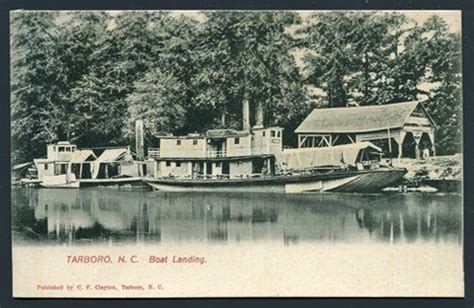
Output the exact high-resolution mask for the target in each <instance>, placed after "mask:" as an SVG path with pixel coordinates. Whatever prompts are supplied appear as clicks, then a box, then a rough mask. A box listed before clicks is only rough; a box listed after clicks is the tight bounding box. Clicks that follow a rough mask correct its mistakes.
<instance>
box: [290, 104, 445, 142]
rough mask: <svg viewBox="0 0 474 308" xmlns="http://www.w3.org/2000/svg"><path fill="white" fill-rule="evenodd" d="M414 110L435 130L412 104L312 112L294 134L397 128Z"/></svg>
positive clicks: (326, 109)
mask: <svg viewBox="0 0 474 308" xmlns="http://www.w3.org/2000/svg"><path fill="white" fill-rule="evenodd" d="M418 106H420V107H421V108H422V110H423V112H424V113H425V114H426V116H427V117H428V119H429V120H430V122H431V123H432V124H433V126H436V125H435V123H434V122H433V120H432V119H431V117H430V116H429V115H428V113H427V112H426V110H425V109H424V107H423V105H422V104H421V103H420V102H418V101H413V102H403V103H394V104H387V105H376V106H362V107H341V108H315V109H314V110H313V111H312V112H311V113H310V114H309V116H308V117H306V119H305V120H304V121H303V122H302V123H301V124H300V126H298V128H297V129H296V130H295V133H298V134H301V133H362V132H373V131H380V130H386V129H389V128H390V129H392V128H400V127H402V126H403V125H404V124H405V122H406V121H407V120H408V118H409V117H410V115H411V114H412V113H413V111H414V110H415V109H416V108H417V107H418Z"/></svg>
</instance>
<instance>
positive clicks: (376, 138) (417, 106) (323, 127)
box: [295, 101, 436, 158]
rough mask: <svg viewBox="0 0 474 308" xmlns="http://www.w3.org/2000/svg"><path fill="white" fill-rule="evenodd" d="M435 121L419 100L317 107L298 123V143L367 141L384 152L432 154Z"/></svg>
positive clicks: (419, 155)
mask: <svg viewBox="0 0 474 308" xmlns="http://www.w3.org/2000/svg"><path fill="white" fill-rule="evenodd" d="M435 129H436V124H435V122H434V121H433V119H432V118H431V116H430V115H429V114H428V112H427V110H426V109H425V108H424V107H423V104H422V103H421V102H419V101H412V102H402V103H394V104H387V105H376V106H361V107H342V108H316V109H314V110H313V111H312V112H311V113H310V114H309V115H308V117H307V118H306V119H305V120H304V121H303V122H302V123H301V124H300V126H298V128H297V129H296V130H295V133H296V134H297V135H298V147H300V148H307V147H325V146H333V145H339V144H347V143H355V142H361V141H370V142H372V143H374V144H376V145H378V146H380V147H381V148H382V149H383V150H384V152H385V153H386V155H387V156H390V157H399V158H400V157H412V158H421V157H422V156H427V155H430V156H434V155H436V150H435Z"/></svg>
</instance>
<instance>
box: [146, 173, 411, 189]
mask: <svg viewBox="0 0 474 308" xmlns="http://www.w3.org/2000/svg"><path fill="white" fill-rule="evenodd" d="M406 172H407V170H406V169H384V170H380V169H378V170H367V171H341V172H338V171H335V172H331V173H325V174H311V175H298V176H296V175H293V176H274V177H261V178H248V179H221V180H216V179H213V180H202V179H155V178H145V179H144V181H145V182H146V183H147V184H148V185H150V186H151V187H152V188H153V189H154V190H158V191H170V192H186V191H203V192H266V193H302V192H326V191H327V192H329V191H331V192H377V191H381V190H382V189H383V188H385V187H388V186H390V185H396V184H398V183H399V182H400V181H401V179H402V178H403V176H404V175H405V174H406Z"/></svg>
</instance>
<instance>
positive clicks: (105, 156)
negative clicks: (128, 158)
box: [96, 148, 129, 163]
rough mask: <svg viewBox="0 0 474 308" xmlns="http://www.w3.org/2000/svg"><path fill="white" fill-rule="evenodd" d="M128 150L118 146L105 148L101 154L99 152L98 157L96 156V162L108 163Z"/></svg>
mask: <svg viewBox="0 0 474 308" xmlns="http://www.w3.org/2000/svg"><path fill="white" fill-rule="evenodd" d="M128 153H129V151H128V149H127V148H118V149H106V150H105V151H104V152H102V154H100V156H99V158H97V160H96V162H101V163H110V162H115V161H118V160H120V159H121V158H122V157H124V156H125V155H126V154H128Z"/></svg>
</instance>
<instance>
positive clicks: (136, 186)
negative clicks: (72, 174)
mask: <svg viewBox="0 0 474 308" xmlns="http://www.w3.org/2000/svg"><path fill="white" fill-rule="evenodd" d="M79 182H80V187H81V188H84V187H96V188H110V189H120V190H147V189H150V187H149V186H148V185H147V184H145V183H144V182H143V181H142V178H141V177H124V178H114V179H81V180H79Z"/></svg>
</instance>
